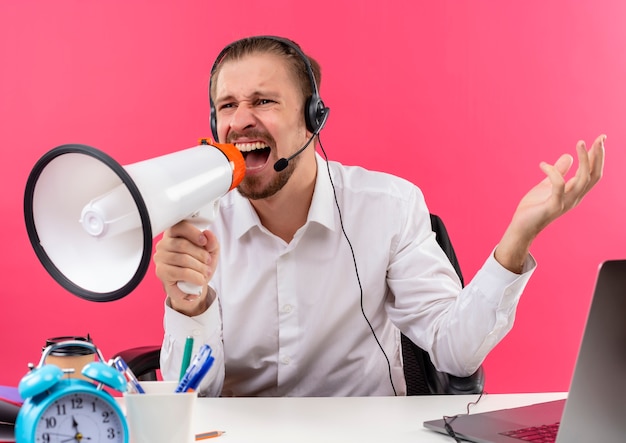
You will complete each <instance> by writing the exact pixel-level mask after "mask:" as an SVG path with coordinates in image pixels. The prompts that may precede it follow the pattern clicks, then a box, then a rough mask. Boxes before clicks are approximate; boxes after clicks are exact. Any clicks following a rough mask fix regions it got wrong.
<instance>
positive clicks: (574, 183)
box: [565, 140, 591, 200]
mask: <svg viewBox="0 0 626 443" xmlns="http://www.w3.org/2000/svg"><path fill="white" fill-rule="evenodd" d="M576 153H577V154H578V169H577V170H576V174H575V175H574V177H572V178H571V179H569V180H568V181H567V184H566V186H565V193H566V194H569V195H570V196H571V197H570V198H572V199H574V200H575V199H577V198H578V197H579V196H580V195H584V193H585V192H586V191H587V189H589V187H588V186H589V182H590V180H591V179H590V175H589V174H590V171H591V166H590V163H589V154H588V153H587V148H586V146H585V142H584V141H582V140H581V141H579V142H578V143H577V144H576Z"/></svg>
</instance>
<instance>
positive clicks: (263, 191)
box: [237, 156, 300, 200]
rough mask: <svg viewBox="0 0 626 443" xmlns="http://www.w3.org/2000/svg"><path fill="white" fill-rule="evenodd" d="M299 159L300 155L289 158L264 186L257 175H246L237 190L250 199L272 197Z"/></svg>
mask: <svg viewBox="0 0 626 443" xmlns="http://www.w3.org/2000/svg"><path fill="white" fill-rule="evenodd" d="M299 161H300V156H297V157H295V158H293V159H292V160H290V161H289V164H288V165H287V167H286V168H285V169H283V170H282V171H280V172H279V173H277V174H276V175H274V178H273V179H272V181H271V182H269V183H268V184H267V185H265V186H263V185H262V184H261V180H259V177H254V176H252V177H248V176H246V177H244V179H243V180H242V181H241V183H240V184H239V186H238V187H237V190H238V191H239V193H240V194H241V195H242V196H243V197H245V198H247V199H250V200H261V199H264V198H269V197H272V196H273V195H275V194H276V193H277V192H278V191H280V190H281V189H283V187H284V186H285V185H286V184H287V182H288V181H289V178H290V177H291V176H292V175H293V172H294V171H295V169H296V166H297V165H298V162H299Z"/></svg>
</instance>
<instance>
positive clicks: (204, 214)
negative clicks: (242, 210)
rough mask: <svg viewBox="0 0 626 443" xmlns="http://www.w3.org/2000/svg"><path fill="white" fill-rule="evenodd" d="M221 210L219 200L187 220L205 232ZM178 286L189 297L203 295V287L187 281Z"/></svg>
mask: <svg viewBox="0 0 626 443" xmlns="http://www.w3.org/2000/svg"><path fill="white" fill-rule="evenodd" d="M219 209H220V201H219V199H215V200H214V201H212V202H211V203H209V204H208V205H207V206H205V207H203V208H202V209H200V210H198V211H196V212H194V213H193V214H191V216H190V217H189V218H187V219H185V220H187V221H188V222H191V224H193V225H194V226H195V227H196V228H198V229H200V230H201V231H204V230H205V229H207V228H208V227H209V225H210V224H211V223H213V221H214V220H215V219H216V218H217V213H218V211H219ZM176 286H178V289H180V290H181V291H183V292H184V293H185V294H189V295H201V294H202V286H199V285H194V284H193V283H189V282H187V281H179V282H176Z"/></svg>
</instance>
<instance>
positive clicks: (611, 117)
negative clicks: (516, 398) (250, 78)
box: [0, 0, 626, 392]
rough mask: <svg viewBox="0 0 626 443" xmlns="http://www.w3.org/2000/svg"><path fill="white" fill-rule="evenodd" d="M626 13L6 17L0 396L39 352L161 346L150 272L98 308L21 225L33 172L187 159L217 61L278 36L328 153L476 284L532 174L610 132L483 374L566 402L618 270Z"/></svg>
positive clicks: (279, 6)
mask: <svg viewBox="0 0 626 443" xmlns="http://www.w3.org/2000/svg"><path fill="white" fill-rule="evenodd" d="M625 16H626V5H625V4H624V3H623V2H622V1H620V0H606V1H597V0H580V1H576V2H572V1H568V0H555V1H552V2H545V1H540V0H531V1H523V2H522V1H507V2H502V1H496V0H493V1H468V0H466V1H461V0H440V1H426V0H423V1H422V0H420V1H415V0H404V1H392V2H378V1H372V0H362V1H359V2H347V1H345V2H342V1H337V0H318V1H316V2H313V3H311V2H296V1H293V0H280V1H267V2H258V1H253V0H240V1H237V2H227V1H224V2H217V1H207V0H204V1H200V0H195V1H176V2H174V1H168V2H165V1H155V0H151V1H147V0H141V1H139V0H136V1H130V2H129V1H119V0H110V1H96V0H87V1H85V0H75V1H68V0H57V1H49V0H44V1H25V2H18V1H12V2H8V1H6V2H1V3H0V63H1V68H0V146H2V149H3V152H4V161H2V162H0V177H1V178H0V179H1V180H2V193H1V197H0V198H1V199H2V200H1V207H2V214H3V219H2V230H1V231H0V235H1V236H2V237H1V239H0V244H1V245H2V254H1V255H0V272H1V276H2V287H1V289H0V296H1V297H2V298H1V303H0V336H1V337H2V357H1V359H2V364H1V366H0V368H1V369H0V384H10V385H15V384H17V383H18V381H19V380H20V378H21V377H22V376H23V375H24V373H25V372H26V370H27V366H26V365H27V363H28V362H30V361H33V362H36V361H38V359H39V356H40V351H41V346H42V344H43V342H44V340H45V338H46V337H51V336H56V335H67V334H87V333H90V334H91V335H92V336H93V338H94V339H95V341H96V344H98V345H99V347H100V348H101V350H102V351H103V353H104V354H105V356H107V357H110V356H112V354H113V353H114V352H115V351H117V350H119V349H121V348H125V347H130V346H138V345H143V344H151V343H152V344H154V343H160V341H161V336H162V301H163V293H162V291H161V288H160V284H159V283H158V281H157V279H156V277H155V276H154V270H153V269H152V268H151V269H150V270H149V271H148V275H147V277H146V278H145V279H144V281H143V282H142V283H141V284H140V286H139V287H138V289H137V290H136V291H134V292H133V293H132V294H131V295H129V296H128V297H126V298H124V299H122V300H119V301H116V302H112V303H105V304H102V303H94V302H88V301H85V300H82V299H80V298H78V297H75V296H73V295H71V294H70V293H68V292H67V291H65V290H64V289H62V288H61V287H60V285H58V284H57V283H56V282H55V281H54V280H53V279H52V278H51V277H50V276H49V275H48V274H47V272H46V271H45V270H44V268H43V266H42V265H41V264H40V263H39V261H38V259H37V257H36V255H35V253H34V251H33V250H32V247H31V245H30V243H29V241H28V237H27V234H26V229H25V225H24V216H23V196H24V187H25V183H26V180H27V177H28V174H29V172H30V171H31V169H32V167H33V166H34V164H35V162H36V161H37V160H38V159H39V158H40V157H41V156H42V155H43V154H44V153H46V152H47V151H49V150H50V149H52V148H54V147H55V146H58V145H61V144H65V143H82V144H87V145H91V146H94V147H96V148H98V149H101V150H103V151H105V152H107V153H108V154H110V155H111V156H112V157H114V158H115V159H116V160H117V161H119V162H120V163H122V164H129V163H133V162H136V161H140V160H144V159H147V158H151V157H155V156H157V155H160V154H165V153H168V152H172V151H177V150H180V149H184V148H187V147H190V146H194V145H195V144H196V140H197V139H198V137H203V136H210V129H209V125H208V113H209V107H208V101H207V79H208V75H209V70H210V67H211V65H212V63H213V59H214V57H215V56H216V55H217V53H218V52H219V50H220V49H221V48H222V47H223V46H225V45H226V44H227V43H229V42H230V41H232V40H234V39H237V38H240V37H244V36H247V35H252V34H278V35H284V36H288V37H291V38H293V39H295V40H296V41H298V42H299V43H300V44H301V45H302V46H303V48H304V49H305V51H307V52H308V53H310V54H311V55H313V56H314V57H316V58H317V59H318V60H319V61H320V62H321V64H322V66H323V77H324V79H323V82H322V87H321V91H322V97H323V99H324V101H325V102H326V104H327V105H328V106H329V107H330V108H331V109H332V112H331V115H330V119H329V122H328V125H327V126H326V129H325V130H324V131H323V133H322V140H323V143H324V147H325V148H326V150H327V152H328V154H329V156H330V157H331V158H332V159H336V160H340V161H343V162H345V163H347V164H359V165H362V166H365V167H368V168H371V169H376V170H382V171H387V172H391V173H394V174H397V175H399V176H402V177H405V178H407V179H409V180H411V181H413V182H414V183H416V184H417V185H418V186H420V187H421V188H422V189H423V191H424V192H425V194H426V197H427V202H428V204H429V206H430V208H431V210H432V211H433V212H435V213H437V214H439V215H441V216H442V217H443V219H444V220H445V222H446V224H447V226H448V228H449V231H450V234H451V236H452V239H453V242H454V245H455V247H456V250H457V253H458V256H459V259H460V261H461V265H462V268H463V271H464V274H465V276H466V279H467V280H469V279H470V278H471V277H472V276H473V275H474V273H475V272H476V270H477V269H478V268H479V267H480V266H481V264H482V263H483V261H484V259H485V258H486V256H487V254H489V253H490V251H491V250H492V248H493V247H494V246H495V244H496V242H497V241H498V239H499V237H500V235H501V234H502V232H503V230H504V228H505V226H506V225H507V223H508V221H509V218H510V216H511V214H512V212H513V210H514V209H515V205H516V204H517V202H518V200H519V198H521V196H522V195H523V194H524V193H525V192H526V191H527V190H528V189H529V188H530V187H531V186H533V185H534V184H535V183H536V182H537V181H539V180H540V179H541V178H542V173H541V171H540V170H539V167H538V164H539V162H540V161H541V160H547V161H554V160H555V159H556V158H557V157H558V156H559V155H560V154H561V153H563V152H570V153H574V152H575V151H574V146H575V143H576V141H577V140H578V139H585V140H587V141H588V142H591V141H592V140H593V139H594V138H595V137H596V136H597V135H598V134H600V133H606V134H607V135H608V139H607V161H608V162H607V165H606V168H605V177H604V179H603V180H602V181H601V182H600V184H599V185H598V186H597V188H596V189H595V190H594V191H593V193H592V194H590V195H589V196H588V197H587V198H586V199H585V201H584V204H583V205H582V206H581V207H579V208H577V209H576V210H575V211H574V212H572V213H570V214H568V215H567V216H566V217H565V218H562V219H560V220H559V221H557V222H556V223H555V224H554V225H552V226H551V227H549V228H548V229H547V230H546V231H545V232H544V233H543V235H542V236H541V237H540V238H539V239H537V241H536V242H535V244H534V246H533V248H532V251H533V254H534V255H535V257H536V259H537V261H538V262H539V267H538V269H537V271H536V273H535V275H534V277H533V279H532V280H531V282H530V284H529V286H528V289H527V291H526V293H525V295H524V297H523V298H522V301H521V304H520V306H519V310H518V315H517V320H516V324H515V327H514V329H513V331H512V332H511V333H510V334H509V335H508V336H507V337H506V338H505V339H504V341H503V342H502V343H501V344H500V345H499V346H498V347H497V348H496V349H495V350H494V351H493V352H492V353H491V355H490V356H489V357H488V359H487V361H486V362H485V368H486V371H487V391H488V392H532V391H556V390H558V391H561V390H566V389H567V387H568V385H569V380H570V376H571V371H572V368H573V364H574V361H575V357H576V352H577V348H578V344H579V340H580V337H581V333H582V329H583V325H584V322H585V318H586V313H587V309H588V306H589V301H590V296H591V292H592V289H593V285H594V281H595V276H596V271H597V267H598V265H599V263H600V262H601V261H602V260H604V259H609V258H613V259H615V258H624V255H625V254H624V247H625V246H626V234H625V231H624V220H625V214H626V207H625V206H626V202H625V199H624V197H623V195H624V194H623V190H624V185H625V183H626V174H625V171H624V164H625V160H626V158H625V157H626V153H625V152H624V142H625V140H626V121H625V117H626V113H625V106H626V87H625V86H624V84H625V83H624V82H625V79H626V28H625V27H624V26H623V23H624V17H625ZM353 235H355V234H353ZM246 271H252V269H247V270H246V269H242V275H244V276H245V272H246Z"/></svg>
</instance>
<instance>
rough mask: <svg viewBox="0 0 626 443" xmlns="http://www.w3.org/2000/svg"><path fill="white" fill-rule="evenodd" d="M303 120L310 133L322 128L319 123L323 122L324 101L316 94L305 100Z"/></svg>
mask: <svg viewBox="0 0 626 443" xmlns="http://www.w3.org/2000/svg"><path fill="white" fill-rule="evenodd" d="M304 111H305V115H304V121H305V123H306V127H307V129H308V130H309V131H310V132H312V133H317V132H319V131H321V130H322V128H321V125H322V123H323V122H324V114H325V112H326V107H325V106H324V102H323V101H322V99H320V98H319V97H318V96H315V95H314V96H311V97H309V99H308V100H307V101H306V106H305V110H304Z"/></svg>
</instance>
